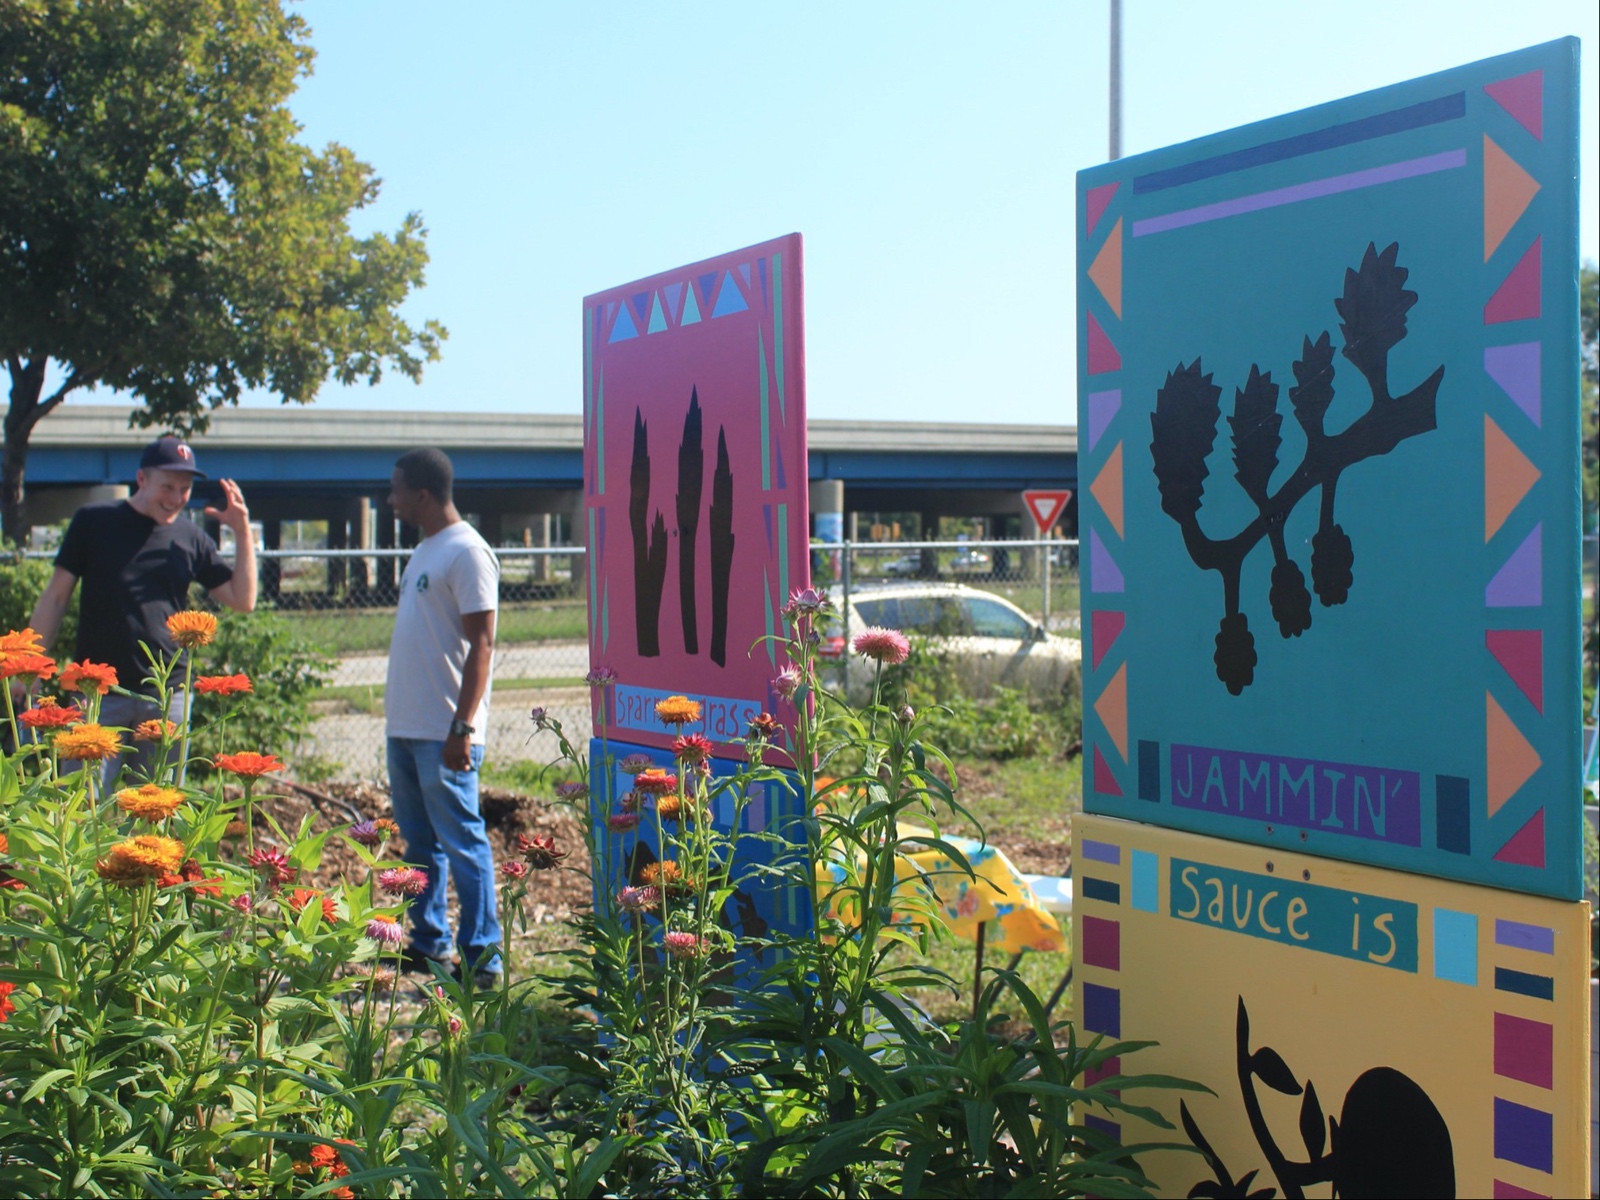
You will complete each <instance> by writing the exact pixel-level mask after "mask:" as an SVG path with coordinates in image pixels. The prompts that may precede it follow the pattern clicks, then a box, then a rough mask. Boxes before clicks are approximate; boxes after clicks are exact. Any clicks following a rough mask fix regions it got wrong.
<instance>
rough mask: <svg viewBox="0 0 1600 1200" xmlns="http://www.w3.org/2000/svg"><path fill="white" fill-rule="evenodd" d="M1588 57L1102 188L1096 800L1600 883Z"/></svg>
mask: <svg viewBox="0 0 1600 1200" xmlns="http://www.w3.org/2000/svg"><path fill="white" fill-rule="evenodd" d="M1577 54H1578V42H1577V40H1576V39H1566V40H1563V41H1559V42H1552V43H1549V44H1547V45H1544V46H1537V47H1534V48H1532V49H1529V50H1523V51H1519V52H1517V53H1514V54H1508V55H1505V56H1503V57H1500V58H1495V59H1490V60H1487V61H1485V62H1481V63H1475V64H1472V65H1471V66H1467V67H1462V68H1460V69H1457V70H1454V71H1447V72H1444V73H1442V74H1439V75H1432V76H1428V77H1426V78H1422V79H1415V80H1412V81H1410V82H1409V83H1404V84H1400V85H1398V86H1395V87H1391V88H1385V89H1382V90H1380V91H1376V92H1369V93H1367V94H1365V95H1361V96H1356V97H1353V98H1351V99H1348V100H1343V101H1339V102H1337V103H1335V104H1329V105H1324V106H1322V107H1320V108H1315V109H1308V110H1306V111H1304V112H1299V113H1293V114H1290V115H1288V116H1283V117H1278V118H1275V119H1273V120H1270V121H1265V122H1262V123H1260V124H1258V125H1251V126H1247V127H1245V128H1242V129H1236V130H1232V131H1229V132H1227V133H1222V134H1218V135H1216V136H1214V137H1209V138H1203V139H1201V140H1199V141H1195V142H1190V143H1187V144H1185V145H1182V146H1175V147H1169V148H1167V149H1164V150H1159V151H1155V152H1153V153H1150V154H1145V155H1140V156H1138V157H1135V158H1128V159H1123V160H1121V161H1118V162H1114V163H1108V164H1106V165H1104V166H1100V167H1096V168H1093V169H1092V170H1088V171H1084V172H1081V173H1080V174H1079V176H1078V218H1079V219H1078V267H1079V282H1078V345H1079V363H1078V396H1079V404H1078V426H1079V455H1080V462H1079V469H1080V475H1081V477H1082V478H1084V479H1086V480H1089V481H1090V484H1089V486H1088V488H1087V489H1086V490H1085V494H1084V495H1083V496H1082V498H1081V503H1082V505H1083V508H1082V517H1081V522H1080V524H1081V533H1082V537H1083V541H1084V546H1083V552H1082V554H1081V563H1082V569H1083V589H1082V603H1083V617H1084V619H1083V630H1084V639H1085V653H1084V657H1085V663H1086V667H1087V672H1086V679H1085V688H1084V691H1085V702H1086V703H1085V710H1086V711H1085V722H1084V723H1085V747H1086V762H1085V789H1084V790H1085V794H1086V800H1085V806H1086V807H1087V808H1088V809H1089V810H1090V811H1091V812H1099V813H1105V814H1109V815H1114V816H1120V817H1125V818H1129V819H1132V820H1137V821H1143V822H1151V823H1156V824H1161V825H1166V826H1169V827H1172V828H1177V829H1185V830H1190V831H1193V832H1197V833H1207V834H1212V835H1215V836H1218V837H1224V838H1229V839H1233V840H1242V841H1251V842H1258V843H1261V844H1265V845H1279V846H1284V847H1289V848H1293V849H1294V850H1297V851H1307V852H1309V853H1312V854H1320V855H1325V856H1328V857H1333V858H1341V859H1348V860H1352V861H1359V862H1365V863H1370V864H1372V865H1376V866H1385V867H1392V868H1398V869H1401V870H1407V871H1419V872H1424V873H1430V874H1434V875H1439V876H1443V877H1446V878H1454V879H1461V880H1464V881H1467V882H1473V883H1487V884H1492V885H1495V886H1499V887H1504V888H1511V889H1515V890H1519V891H1526V892H1535V893H1541V894H1545V895H1550V896H1557V897H1565V898H1570V899H1576V898H1577V897H1578V896H1579V895H1580V894H1581V893H1580V887H1581V858H1582V852H1581V846H1582V841H1581V837H1580V836H1579V833H1580V831H1579V821H1580V812H1579V807H1580V806H1579V805H1578V804H1577V803H1575V797H1576V796H1577V794H1578V789H1579V785H1580V781H1581V778H1582V761H1581V749H1580V743H1579V730H1580V728H1581V720H1580V713H1579V708H1580V699H1579V675H1578V663H1579V643H1578V638H1579V626H1580V616H1579V612H1578V604H1579V600H1580V591H1579V573H1580V564H1579V526H1580V495H1581V489H1580V486H1579V432H1578V429H1579V422H1578V374H1577V364H1578V349H1577V331H1578V315H1577V301H1578V297H1577V271H1576V264H1577V256H1578V249H1577V199H1578V191H1577V163H1578V141H1577V138H1578V121H1577V115H1578V113H1577V96H1578V91H1577Z"/></svg>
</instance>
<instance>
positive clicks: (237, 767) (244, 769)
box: [212, 751, 288, 779]
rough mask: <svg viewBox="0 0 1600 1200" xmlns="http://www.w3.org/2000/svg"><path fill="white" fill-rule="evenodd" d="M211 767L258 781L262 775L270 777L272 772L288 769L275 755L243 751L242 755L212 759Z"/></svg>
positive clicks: (229, 755)
mask: <svg viewBox="0 0 1600 1200" xmlns="http://www.w3.org/2000/svg"><path fill="white" fill-rule="evenodd" d="M212 765H214V766H216V767H217V768H219V769H221V770H223V771H231V772H233V774H235V775H237V776H239V777H240V778H241V779H260V778H261V777H262V776H263V775H270V774H272V772H274V771H284V770H287V769H288V767H287V766H286V765H285V764H284V763H281V762H279V761H278V759H277V756H276V755H272V754H256V753H255V752H253V751H245V752H244V753H242V754H219V755H217V757H216V758H214V759H212Z"/></svg>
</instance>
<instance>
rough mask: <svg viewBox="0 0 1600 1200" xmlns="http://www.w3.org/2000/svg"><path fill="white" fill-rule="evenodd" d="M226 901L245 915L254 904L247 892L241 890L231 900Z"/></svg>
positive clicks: (248, 913) (247, 914)
mask: <svg viewBox="0 0 1600 1200" xmlns="http://www.w3.org/2000/svg"><path fill="white" fill-rule="evenodd" d="M228 903H229V904H231V905H233V907H234V908H237V909H238V910H239V911H240V912H242V913H243V914H244V915H245V916H247V917H248V916H249V915H250V913H251V911H252V910H253V909H254V908H255V906H256V902H255V901H254V900H252V899H251V898H250V893H249V892H241V893H240V894H239V895H237V896H235V897H234V898H233V899H232V900H229V901H228Z"/></svg>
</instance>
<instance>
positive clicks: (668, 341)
mask: <svg viewBox="0 0 1600 1200" xmlns="http://www.w3.org/2000/svg"><path fill="white" fill-rule="evenodd" d="M802 295H803V293H802V289H801V243H800V235H799V234H797V233H796V234H790V235H789V236H788V237H783V238H778V239H776V240H775V241H771V242H765V243H762V244H761V245H759V246H752V247H750V248H748V249H746V250H739V251H736V252H734V253H732V254H724V255H721V256H719V257H717V258H711V259H707V260H705V261H704V262H699V263H694V264H692V265H690V266H686V267H680V268H678V269H677V270H675V271H667V272H665V273H663V274H660V275H655V276H652V277H650V278H648V279H641V280H639V281H638V282H637V283H630V284H626V285H624V286H622V287H618V288H612V289H610V290H609V291H605V292H599V293H597V294H595V295H593V296H589V297H587V298H586V299H585V300H584V302H583V386H584V399H583V416H584V425H583V444H584V457H583V475H584V507H585V513H584V516H585V522H586V526H587V536H588V547H589V556H588V559H589V565H588V570H589V580H588V584H589V587H588V593H589V661H590V664H591V665H592V666H595V667H600V666H609V667H610V668H612V669H613V670H614V671H616V673H617V676H618V683H617V685H616V686H615V687H613V688H609V689H606V690H605V692H604V693H602V695H604V696H605V698H606V699H605V703H606V704H607V711H606V712H605V713H601V712H600V711H598V710H597V711H596V712H595V714H594V716H595V728H596V732H597V733H598V732H599V731H600V725H601V721H602V719H604V722H605V725H606V728H607V731H608V732H609V733H610V735H611V736H614V737H618V738H620V739H622V740H624V741H628V742H634V743H639V744H643V745H654V746H663V745H668V744H670V742H671V736H670V734H669V733H668V732H667V731H666V730H665V729H663V727H662V726H661V725H660V724H659V723H658V722H657V721H656V720H655V713H654V704H655V701H656V700H657V699H659V698H661V697H663V696H667V695H671V694H681V695H687V696H689V697H690V698H692V699H696V700H699V701H700V703H701V708H702V712H703V714H704V720H703V721H702V724H701V725H700V726H699V727H694V728H690V729H686V730H685V732H703V733H705V734H706V735H707V736H708V737H710V738H711V739H712V740H713V741H716V742H718V743H725V742H729V741H732V740H733V739H735V738H742V737H743V736H744V734H745V732H746V730H747V728H748V726H749V723H750V720H751V718H753V717H754V716H756V715H757V714H758V713H760V712H761V711H763V710H766V711H769V712H773V713H775V714H777V715H778V716H780V717H783V716H784V715H785V714H784V712H783V711H782V710H781V709H780V708H779V707H778V705H777V703H776V698H775V697H774V696H773V694H772V692H771V680H772V678H773V676H774V675H775V674H776V672H777V670H778V669H779V667H780V665H781V663H780V657H781V656H780V654H779V652H778V650H777V647H776V645H775V643H773V642H772V641H764V640H763V639H764V638H768V637H771V636H775V635H778V634H779V633H781V631H782V616H781V613H780V610H781V609H782V607H783V604H784V603H785V601H786V600H787V599H788V596H789V593H790V592H791V591H792V590H793V589H795V588H800V587H804V586H806V585H807V583H808V582H809V577H810V576H809V571H810V568H809V555H808V549H807V541H808V536H807V535H808V531H809V520H808V514H807V503H806V502H807V462H806V406H805V340H804V322H803V311H802ZM787 715H788V716H790V717H792V716H793V711H792V710H790V711H789V713H788V714H787ZM719 753H721V754H723V755H725V756H735V752H734V751H732V750H729V749H728V748H727V747H726V746H722V745H719Z"/></svg>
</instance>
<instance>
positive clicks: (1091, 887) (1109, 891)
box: [1083, 877, 1122, 904]
mask: <svg viewBox="0 0 1600 1200" xmlns="http://www.w3.org/2000/svg"><path fill="white" fill-rule="evenodd" d="M1083 897H1084V899H1085V900H1104V901H1105V902H1106V903H1107V904H1121V903H1122V885H1121V884H1117V883H1112V882H1111V880H1109V879H1093V878H1087V877H1086V878H1085V879H1084V881H1083Z"/></svg>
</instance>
